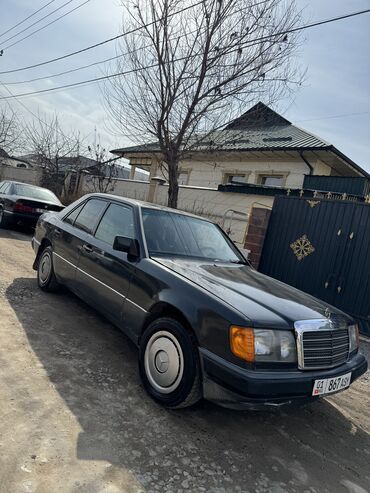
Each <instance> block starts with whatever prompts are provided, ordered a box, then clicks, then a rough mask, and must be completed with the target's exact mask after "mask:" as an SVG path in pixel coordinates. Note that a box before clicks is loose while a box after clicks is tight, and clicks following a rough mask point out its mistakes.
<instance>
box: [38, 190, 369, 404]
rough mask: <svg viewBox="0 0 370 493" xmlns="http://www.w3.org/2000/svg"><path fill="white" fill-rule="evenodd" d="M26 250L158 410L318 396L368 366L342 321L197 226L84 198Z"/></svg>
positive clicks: (348, 323) (141, 208)
mask: <svg viewBox="0 0 370 493" xmlns="http://www.w3.org/2000/svg"><path fill="white" fill-rule="evenodd" d="M32 243H33V248H34V250H35V253H36V259H35V262H34V269H35V270H37V279H38V284H39V286H40V288H41V289H43V290H45V291H54V290H56V289H57V288H58V287H59V286H60V285H61V284H62V285H65V286H67V287H68V288H69V289H71V290H72V291H73V292H74V293H76V294H77V295H78V296H79V297H81V298H82V299H84V300H85V301H86V302H87V303H89V304H90V305H92V306H93V307H94V308H96V309H97V310H99V311H100V312H101V313H102V314H104V315H105V316H106V317H107V318H109V319H110V320H111V321H112V322H113V323H114V324H116V325H117V326H118V327H120V328H121V329H122V330H123V331H124V332H125V333H126V334H127V335H128V336H129V337H130V338H131V339H132V340H133V341H134V343H135V344H136V345H137V346H138V348H139V369H140V375H141V378H142V381H143V384H144V387H145V389H146V390H147V392H148V393H149V394H150V396H151V397H152V398H154V399H155V400H156V401H157V402H159V403H161V404H163V405H165V406H167V407H171V408H178V407H185V406H188V405H191V404H193V403H195V402H196V401H198V400H199V399H200V398H201V397H204V398H206V399H209V400H213V401H216V402H218V403H219V404H221V405H224V406H228V407H234V408H252V409H253V408H259V407H261V406H266V405H270V406H278V405H282V404H285V403H288V402H291V401H293V400H310V399H316V398H317V397H319V396H323V395H327V394H330V393H333V392H338V391H340V390H343V389H346V388H347V387H349V385H350V384H351V383H352V382H353V381H354V380H355V379H356V378H358V377H359V376H360V375H362V374H363V373H364V372H365V371H366V369H367V362H366V360H365V358H364V356H363V355H361V354H360V353H359V348H358V346H359V342H358V328H357V325H356V324H355V322H354V320H352V319H351V317H349V316H347V315H345V314H344V313H342V312H340V311H339V310H337V309H335V308H333V307H331V306H328V305H326V304H325V303H323V302H321V301H319V300H317V299H315V298H313V297H311V296H309V295H307V294H305V293H303V292H301V291H298V290H296V289H294V288H292V287H290V286H287V285H285V284H283V283H281V282H278V281H276V280H274V279H271V278H269V277H267V276H265V275H262V274H260V273H258V272H256V271H255V270H254V269H253V268H251V267H250V266H249V265H248V262H247V261H246V260H245V258H244V257H243V255H242V254H241V252H240V251H239V250H238V249H237V248H236V247H235V245H234V244H233V242H232V241H231V240H230V239H229V238H228V237H227V235H226V234H225V233H224V232H223V231H222V229H221V228H220V227H219V226H217V225H216V224H214V223H212V222H210V221H208V220H206V219H203V218H200V217H197V216H193V215H190V214H186V213H184V212H180V211H176V210H173V209H169V208H166V207H160V206H156V205H153V204H147V203H143V202H138V201H135V200H129V199H124V198H121V197H116V196H113V195H106V194H91V195H86V196H84V197H83V198H81V199H80V200H78V201H77V202H75V203H73V204H72V205H70V206H68V207H67V208H66V209H64V210H63V211H62V212H60V213H57V214H49V213H46V214H43V215H42V216H41V217H40V219H39V221H38V223H37V227H36V230H35V236H34V238H33V240H32Z"/></svg>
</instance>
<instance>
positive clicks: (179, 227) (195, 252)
mask: <svg viewBox="0 0 370 493" xmlns="http://www.w3.org/2000/svg"><path fill="white" fill-rule="evenodd" d="M142 215H143V225H144V233H145V238H146V243H147V246H148V250H149V253H150V255H153V256H155V255H166V256H167V255H171V256H186V257H198V258H199V257H200V258H207V259H212V260H214V261H222V262H234V263H244V260H243V258H242V257H241V256H239V255H238V253H237V250H236V249H235V248H234V247H233V246H232V244H231V243H230V242H229V241H228V240H227V238H226V237H225V236H224V235H223V233H222V231H221V230H220V229H219V228H218V227H217V226H216V225H215V224H213V223H210V222H208V221H205V220H202V219H197V218H195V217H191V216H185V215H183V214H176V213H172V212H168V211H162V210H156V209H143V210H142Z"/></svg>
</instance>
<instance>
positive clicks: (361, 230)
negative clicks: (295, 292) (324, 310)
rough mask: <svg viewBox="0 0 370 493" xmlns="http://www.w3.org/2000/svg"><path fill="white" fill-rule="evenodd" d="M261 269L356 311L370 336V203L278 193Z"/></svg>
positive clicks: (348, 309) (364, 330) (362, 327)
mask: <svg viewBox="0 0 370 493" xmlns="http://www.w3.org/2000/svg"><path fill="white" fill-rule="evenodd" d="M259 270H260V271H261V272H263V273H265V274H267V275H269V276H272V277H275V278H276V279H279V280H281V281H283V282H286V283H287V284H291V285H292V286H295V287H297V288H299V289H301V290H303V291H306V292H307V293H310V294H312V295H314V296H316V297H317V298H320V299H322V300H324V301H326V302H328V303H330V304H332V305H334V306H336V307H338V308H340V309H341V310H343V311H345V312H347V313H349V314H351V315H353V316H354V317H355V318H356V319H357V320H358V322H359V324H360V330H361V331H362V332H363V333H366V334H368V335H370V205H369V204H366V203H360V202H349V201H344V200H332V199H321V198H320V199H312V200H307V199H305V198H298V197H285V196H278V197H276V198H275V201H274V206H273V209H272V213H271V217H270V222H269V226H268V230H267V234H266V238H265V242H264V246H263V251H262V257H261V261H260V266H259Z"/></svg>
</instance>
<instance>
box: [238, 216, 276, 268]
mask: <svg viewBox="0 0 370 493" xmlns="http://www.w3.org/2000/svg"><path fill="white" fill-rule="evenodd" d="M270 214H271V210H270V209H263V208H261V207H253V209H252V211H251V213H250V216H249V224H248V232H247V235H246V237H245V244H244V247H245V248H246V249H247V250H250V252H251V253H250V254H249V260H250V262H251V264H252V265H253V267H255V268H256V269H258V265H259V262H260V259H261V254H262V248H263V242H264V240H265V235H266V231H267V226H268V223H269V219H270Z"/></svg>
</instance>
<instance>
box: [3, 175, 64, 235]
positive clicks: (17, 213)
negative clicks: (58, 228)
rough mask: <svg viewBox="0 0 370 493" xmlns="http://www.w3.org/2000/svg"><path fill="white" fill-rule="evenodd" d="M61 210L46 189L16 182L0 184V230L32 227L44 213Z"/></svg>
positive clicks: (62, 206) (55, 199)
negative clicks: (20, 226) (17, 226)
mask: <svg viewBox="0 0 370 493" xmlns="http://www.w3.org/2000/svg"><path fill="white" fill-rule="evenodd" d="M63 208H64V205H62V203H61V202H60V200H59V199H58V198H57V197H56V196H55V195H54V194H53V192H51V191H50V190H48V189H47V188H41V187H36V186H35V185H29V184H28V183H21V182H17V181H1V182H0V228H8V227H9V226H12V225H14V224H22V225H25V226H32V227H34V226H35V225H36V223H37V221H38V218H39V217H40V216H41V214H43V213H44V212H45V211H55V212H59V211H61V210H62V209H63Z"/></svg>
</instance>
